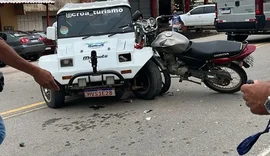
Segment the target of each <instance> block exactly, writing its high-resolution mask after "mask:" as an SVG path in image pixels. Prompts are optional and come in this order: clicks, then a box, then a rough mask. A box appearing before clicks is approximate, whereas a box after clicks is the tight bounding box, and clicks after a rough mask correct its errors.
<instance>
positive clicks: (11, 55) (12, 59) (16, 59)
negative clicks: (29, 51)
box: [0, 39, 38, 76]
mask: <svg viewBox="0 0 270 156" xmlns="http://www.w3.org/2000/svg"><path fill="white" fill-rule="evenodd" d="M0 60H1V61H2V62H4V63H5V64H7V65H9V66H11V67H13V68H16V69H18V70H20V71H23V72H25V73H27V74H30V75H32V76H34V74H35V73H36V72H37V70H38V67H37V66H35V65H33V64H32V63H29V62H28V61H26V60H25V59H23V58H22V57H20V56H19V55H18V54H17V53H16V52H15V51H14V50H13V49H12V48H11V47H10V46H9V45H7V44H6V43H5V41H4V40H3V39H1V40H0Z"/></svg>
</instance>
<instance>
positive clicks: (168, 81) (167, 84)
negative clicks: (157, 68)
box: [160, 70, 171, 95]
mask: <svg viewBox="0 0 270 156" xmlns="http://www.w3.org/2000/svg"><path fill="white" fill-rule="evenodd" d="M161 73H162V75H163V77H164V80H162V89H161V92H160V95H162V94H164V93H166V92H168V90H169V89H170V87H171V75H170V73H169V71H168V70H163V71H161Z"/></svg>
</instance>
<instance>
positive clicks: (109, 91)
mask: <svg viewBox="0 0 270 156" xmlns="http://www.w3.org/2000/svg"><path fill="white" fill-rule="evenodd" d="M106 96H115V89H114V88H102V89H86V90H84V97H86V98H91V97H106Z"/></svg>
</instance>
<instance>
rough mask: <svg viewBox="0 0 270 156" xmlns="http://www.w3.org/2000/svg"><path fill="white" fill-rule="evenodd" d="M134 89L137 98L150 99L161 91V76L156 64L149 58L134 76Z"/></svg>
mask: <svg viewBox="0 0 270 156" xmlns="http://www.w3.org/2000/svg"><path fill="white" fill-rule="evenodd" d="M134 86H136V88H135V90H132V92H133V93H134V95H135V96H136V97H137V98H141V99H145V100H151V99H154V98H155V97H156V96H157V95H159V94H160V93H161V89H162V78H161V74H160V71H159V68H158V66H157V65H156V64H155V63H154V62H153V61H152V60H149V61H148V62H147V63H146V64H145V66H144V67H143V68H142V69H141V70H140V71H139V72H138V73H137V75H136V76H135V78H134Z"/></svg>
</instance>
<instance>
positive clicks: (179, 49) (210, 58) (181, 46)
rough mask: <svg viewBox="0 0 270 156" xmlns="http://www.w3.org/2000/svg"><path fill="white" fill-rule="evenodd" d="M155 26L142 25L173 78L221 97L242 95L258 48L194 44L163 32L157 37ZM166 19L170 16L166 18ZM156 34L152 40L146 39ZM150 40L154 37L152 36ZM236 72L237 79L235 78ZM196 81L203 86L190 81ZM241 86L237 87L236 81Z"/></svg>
mask: <svg viewBox="0 0 270 156" xmlns="http://www.w3.org/2000/svg"><path fill="white" fill-rule="evenodd" d="M163 17H164V16H159V17H157V18H156V20H155V23H154V22H153V18H151V21H145V22H144V23H142V24H141V27H140V28H141V29H142V31H143V32H144V33H145V34H146V39H148V44H150V43H151V44H150V45H151V47H152V48H153V50H154V51H155V52H156V53H158V54H159V56H160V59H161V60H162V61H160V59H156V62H158V64H159V65H160V66H165V67H166V69H167V70H168V71H169V73H170V75H177V77H180V82H182V81H183V80H186V81H190V82H194V83H198V84H201V82H203V83H204V84H205V85H206V86H207V87H209V88H210V89H212V90H214V91H217V92H220V93H234V92H238V91H240V88H241V86H242V85H243V84H244V83H246V82H247V79H248V78H247V74H246V72H245V70H244V69H243V67H245V68H249V67H250V66H252V65H253V57H252V56H251V55H250V54H251V53H253V52H254V51H255V50H256V46H255V45H251V44H248V42H247V41H246V42H243V43H242V42H235V41H225V40H218V41H208V42H194V41H190V40H189V39H187V38H186V37H185V36H183V35H182V34H180V33H177V32H172V31H164V32H161V33H160V34H158V35H155V33H156V32H155V31H156V30H157V28H158V23H157V20H158V19H159V18H163ZM166 17H167V16H166ZM151 32H154V33H152V34H154V35H153V36H155V37H154V38H152V39H149V38H151V37H147V35H148V34H151ZM149 36H151V35H149ZM228 70H231V71H233V72H234V73H235V74H236V76H233V74H232V73H231V72H229V71H228ZM190 77H195V78H198V79H200V80H201V82H198V81H194V80H190V79H189V78H190ZM236 80H238V82H236V83H234V81H236Z"/></svg>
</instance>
